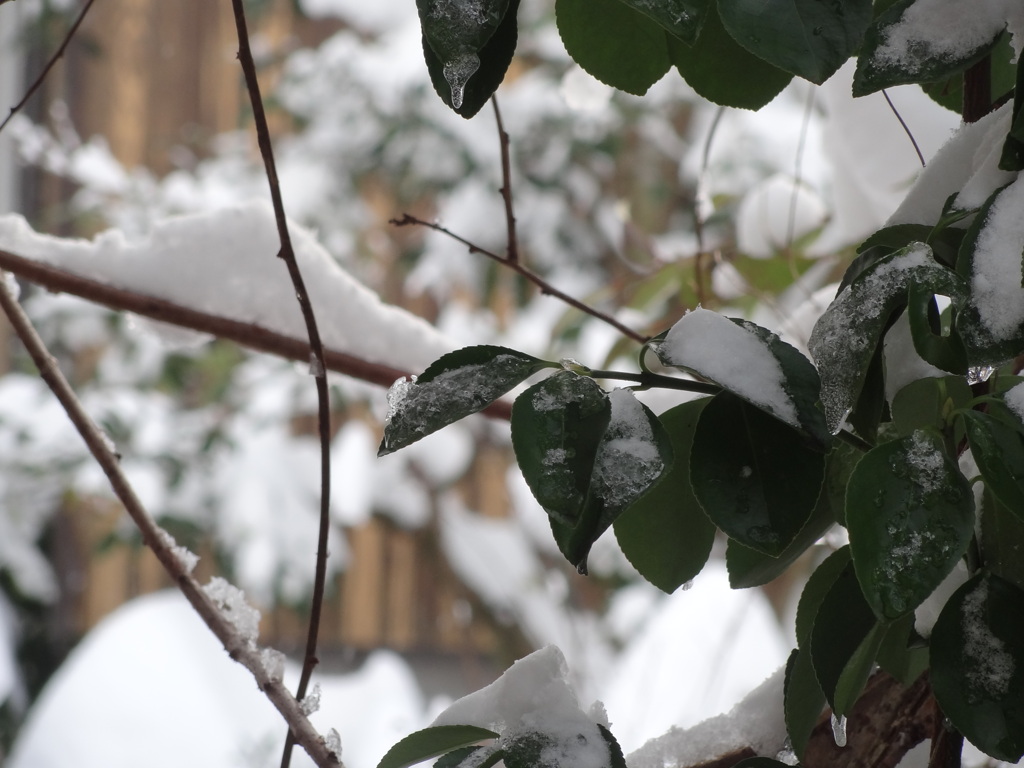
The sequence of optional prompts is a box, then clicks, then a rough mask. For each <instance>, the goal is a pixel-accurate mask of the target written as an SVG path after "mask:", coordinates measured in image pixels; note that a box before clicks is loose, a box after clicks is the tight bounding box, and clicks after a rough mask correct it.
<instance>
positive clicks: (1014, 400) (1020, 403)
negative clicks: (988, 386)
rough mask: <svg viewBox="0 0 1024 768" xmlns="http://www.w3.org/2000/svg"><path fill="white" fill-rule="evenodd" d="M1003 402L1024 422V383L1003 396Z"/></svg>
mask: <svg viewBox="0 0 1024 768" xmlns="http://www.w3.org/2000/svg"><path fill="white" fill-rule="evenodd" d="M1003 401H1004V402H1005V403H1006V405H1007V406H1008V407H1009V409H1010V410H1011V411H1013V413H1014V415H1015V416H1016V417H1017V418H1018V419H1020V420H1021V421H1024V383H1021V384H1017V385H1015V386H1013V387H1011V388H1010V389H1008V390H1007V391H1006V394H1005V395H1003Z"/></svg>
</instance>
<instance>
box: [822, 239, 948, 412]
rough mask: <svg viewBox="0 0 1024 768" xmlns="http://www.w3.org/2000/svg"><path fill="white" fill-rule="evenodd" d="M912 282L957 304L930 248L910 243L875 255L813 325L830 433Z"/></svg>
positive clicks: (851, 404) (850, 402) (854, 396)
mask: <svg viewBox="0 0 1024 768" xmlns="http://www.w3.org/2000/svg"><path fill="white" fill-rule="evenodd" d="M912 283H918V284H925V285H927V286H928V287H930V288H932V289H933V290H935V291H937V292H939V293H942V294H944V295H947V296H950V297H952V298H953V299H954V303H956V302H957V300H958V299H959V297H960V296H961V295H962V293H963V290H962V287H961V281H960V280H959V278H958V277H957V276H956V274H954V273H953V272H952V271H950V270H948V269H945V268H944V267H942V266H940V265H939V264H938V263H937V262H936V261H935V260H934V258H933V257H932V251H931V248H929V247H928V246H926V245H924V244H923V243H912V244H910V245H909V246H907V247H906V248H903V249H902V250H899V251H896V252H895V253H894V254H892V255H890V256H887V257H885V258H884V259H881V260H880V261H878V262H876V263H875V264H874V265H872V267H871V268H870V269H868V270H866V271H865V272H863V273H862V274H861V275H860V276H858V277H857V279H856V280H854V281H853V282H852V283H850V285H848V286H846V288H844V289H843V290H842V291H841V292H840V293H839V295H838V296H837V297H836V299H835V301H833V302H832V304H831V305H830V306H829V308H828V309H827V310H825V313H824V314H823V315H822V316H821V318H820V319H819V320H818V322H817V324H816V325H815V326H814V331H813V332H812V333H811V340H810V344H809V345H808V346H809V348H810V351H811V354H812V355H813V356H814V359H815V362H816V363H817V365H818V372H819V374H820V375H821V401H822V404H823V405H824V406H825V418H826V421H827V423H828V427H829V429H830V430H831V431H833V432H836V431H838V430H839V429H840V428H841V426H842V424H843V422H844V420H845V419H846V416H847V415H848V414H849V412H850V411H851V410H852V409H853V407H854V404H855V403H856V402H857V396H858V395H859V394H860V390H861V387H862V386H863V383H864V378H865V376H866V375H867V369H868V365H869V364H870V362H871V358H872V356H873V355H874V354H875V350H876V348H877V346H878V344H879V342H880V340H881V336H882V333H883V332H884V331H885V328H886V326H887V323H888V320H889V318H890V316H891V315H892V313H893V311H894V310H895V309H896V308H897V307H898V306H899V305H900V303H901V302H902V301H905V297H906V293H907V290H908V289H909V287H910V285H911V284H912Z"/></svg>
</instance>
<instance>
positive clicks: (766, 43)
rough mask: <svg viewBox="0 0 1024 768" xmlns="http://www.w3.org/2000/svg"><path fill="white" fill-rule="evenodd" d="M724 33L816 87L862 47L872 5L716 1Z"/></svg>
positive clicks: (859, 0) (854, 0) (865, 0)
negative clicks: (726, 32) (816, 84)
mask: <svg viewBox="0 0 1024 768" xmlns="http://www.w3.org/2000/svg"><path fill="white" fill-rule="evenodd" d="M718 12H719V13H720V14H721V16H722V22H723V23H724V24H725V28H726V29H727V30H729V34H731V35H732V36H733V37H734V38H735V39H736V42H738V43H739V44H740V45H742V46H743V47H744V48H746V49H747V50H748V51H750V52H751V53H753V54H754V55H755V56H757V57H758V58H761V59H764V60H765V61H767V62H769V63H770V64H773V65H775V66H776V67H778V68H779V69H784V70H786V71H787V72H792V73H793V74H794V75H798V76H799V77H802V78H805V79H806V80H810V81H811V82H812V83H818V84H819V85H820V84H821V83H823V82H825V81H826V80H827V79H828V78H829V77H831V76H832V74H833V73H834V72H835V71H836V70H837V69H839V67H841V66H842V65H843V62H845V61H846V60H847V59H848V58H849V57H850V55H851V54H853V53H854V51H856V50H857V48H858V47H860V44H861V40H862V39H863V37H864V31H865V30H866V29H867V27H868V24H869V23H870V21H871V2H870V0H846V2H842V3H823V2H820V0H719V3H718Z"/></svg>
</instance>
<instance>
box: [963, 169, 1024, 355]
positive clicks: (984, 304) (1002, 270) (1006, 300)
mask: <svg viewBox="0 0 1024 768" xmlns="http://www.w3.org/2000/svg"><path fill="white" fill-rule="evenodd" d="M1022 207H1024V180H1022V179H1017V180H1016V181H1014V182H1013V183H1012V184H1010V186H1008V187H1007V188H1006V189H1004V190H1003V191H1002V192H1000V193H999V195H998V196H997V197H996V198H995V200H994V202H993V203H992V207H991V208H989V210H988V215H987V216H986V218H985V222H984V224H983V226H982V230H981V232H980V233H979V235H978V240H977V243H976V245H975V249H974V255H973V258H972V261H971V301H972V303H973V304H974V306H975V307H976V308H977V310H978V316H979V319H980V320H981V323H982V325H983V326H984V328H985V330H986V331H987V332H988V333H989V334H990V335H991V337H992V338H993V339H995V340H997V341H1004V340H1007V339H1010V338H1012V337H1013V335H1014V334H1015V333H1016V332H1017V330H1018V329H1019V328H1020V326H1021V324H1022V323H1024V291H1022V290H1021V284H1022V276H1021V253H1022V252H1024V220H1022V219H1021V216H1020V211H1021V209H1022Z"/></svg>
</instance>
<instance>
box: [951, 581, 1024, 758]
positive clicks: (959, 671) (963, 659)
mask: <svg viewBox="0 0 1024 768" xmlns="http://www.w3.org/2000/svg"><path fill="white" fill-rule="evenodd" d="M1022 605H1024V591H1022V590H1020V589H1018V588H1017V587H1015V586H1014V585H1013V584H1011V583H1010V582H1008V581H1006V580H1005V579H1002V578H1000V577H999V576H996V575H994V574H989V573H984V572H982V573H978V574H976V575H975V576H974V577H973V578H971V579H970V580H969V581H968V582H967V583H966V584H964V585H963V586H961V587H960V588H959V589H958V590H957V591H956V592H954V593H953V596H952V597H951V598H950V599H949V601H948V602H947V603H946V607H945V608H943V609H942V613H941V614H939V618H938V620H937V621H936V622H935V628H934V629H933V630H932V636H931V683H932V690H934V692H935V698H936V699H937V700H938V702H939V705H940V706H941V707H942V712H943V714H945V715H946V717H948V718H949V719H950V720H951V721H952V723H953V725H954V726H956V728H957V730H959V731H960V732H961V733H963V734H964V736H966V737H967V738H968V739H969V740H970V742H971V743H972V744H974V745H975V746H976V747H978V748H979V749H981V750H982V751H983V752H985V753H987V754H988V755H991V756H992V757H994V758H996V759H997V760H1006V761H1008V762H1010V763H1014V762H1016V761H1018V760H1020V759H1021V757H1024V708H1022V707H1021V702H1022V701H1024V610H1021V606H1022Z"/></svg>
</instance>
